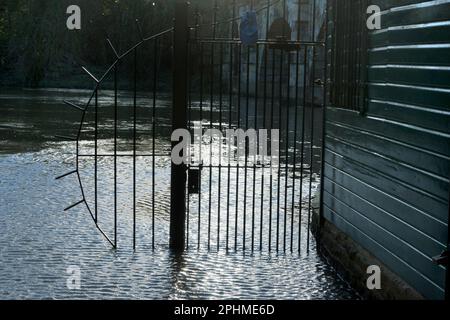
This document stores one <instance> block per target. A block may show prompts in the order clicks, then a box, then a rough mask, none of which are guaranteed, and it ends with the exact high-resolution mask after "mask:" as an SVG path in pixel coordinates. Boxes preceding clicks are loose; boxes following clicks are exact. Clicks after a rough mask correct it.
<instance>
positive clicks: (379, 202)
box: [325, 163, 447, 245]
mask: <svg viewBox="0 0 450 320" xmlns="http://www.w3.org/2000/svg"><path fill="white" fill-rule="evenodd" d="M325 176H326V177H327V178H325V179H326V180H325V181H329V182H330V183H331V182H334V183H336V184H338V185H340V186H345V188H347V189H348V190H349V191H351V192H353V193H354V194H357V195H358V196H360V197H361V198H363V199H365V200H366V201H368V202H370V203H372V204H373V205H375V206H377V207H379V208H381V209H382V210H385V211H388V212H389V213H390V214H392V215H393V216H395V217H397V218H398V219H400V220H402V221H404V222H405V223H407V224H408V225H410V226H411V227H412V228H415V229H417V230H419V231H420V232H423V233H424V234H426V235H428V236H429V237H430V238H433V239H435V240H436V241H437V242H439V243H441V244H442V245H444V244H446V243H447V223H446V222H444V221H439V220H438V219H436V218H434V217H433V216H431V215H430V214H429V213H428V212H426V211H423V210H419V209H418V208H417V207H415V206H414V205H412V204H411V203H409V202H407V201H404V200H402V199H399V198H397V197H395V195H392V194H388V193H386V192H384V191H382V190H380V189H378V188H377V187H375V186H372V185H370V184H368V183H367V182H365V181H362V180H360V179H358V178H356V177H354V176H352V175H351V174H348V173H346V172H344V171H342V170H340V169H339V168H335V167H333V166H332V165H330V164H328V163H326V164H325ZM327 186H329V184H328V183H326V184H325V188H327ZM327 190H329V192H330V193H332V194H333V195H335V196H337V195H336V194H335V193H334V192H332V191H333V189H332V188H328V189H327Z"/></svg>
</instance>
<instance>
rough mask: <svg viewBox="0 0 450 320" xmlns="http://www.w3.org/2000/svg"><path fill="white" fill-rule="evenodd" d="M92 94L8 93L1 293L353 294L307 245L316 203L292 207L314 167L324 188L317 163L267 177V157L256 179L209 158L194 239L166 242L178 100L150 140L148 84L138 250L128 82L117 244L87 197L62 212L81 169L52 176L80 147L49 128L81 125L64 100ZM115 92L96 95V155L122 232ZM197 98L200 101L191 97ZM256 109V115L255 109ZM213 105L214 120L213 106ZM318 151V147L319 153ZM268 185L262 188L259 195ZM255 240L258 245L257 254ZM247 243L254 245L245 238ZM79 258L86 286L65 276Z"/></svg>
mask: <svg viewBox="0 0 450 320" xmlns="http://www.w3.org/2000/svg"><path fill="white" fill-rule="evenodd" d="M89 95H90V92H87V91H86V92H85V91H67V90H66V91H61V90H27V91H22V90H17V91H6V92H5V91H2V92H1V93H0V115H1V116H0V144H1V148H0V168H1V170H0V299H25V298H31V299H49V298H50V299H86V298H88V299H91V298H92V299H100V298H113V299H122V298H135V299H231V298H233V299H356V298H358V296H357V295H356V294H355V292H354V291H353V290H352V288H351V287H350V286H349V285H348V284H347V283H346V282H344V281H343V280H342V279H340V278H339V276H338V275H337V273H336V272H335V271H334V270H333V269H332V268H331V267H330V266H329V265H328V264H327V263H326V261H324V260H323V258H321V257H320V256H319V255H318V254H317V252H316V248H315V244H314V239H313V238H312V237H311V245H310V250H309V252H307V250H306V243H307V231H306V226H307V218H306V215H307V212H302V214H301V215H299V214H298V210H295V209H298V208H299V207H300V206H301V203H303V202H307V201H308V200H309V199H308V191H309V184H310V181H309V177H310V176H311V177H312V178H313V180H312V181H311V185H312V188H313V192H314V190H315V189H316V188H317V180H318V177H317V175H316V174H315V173H312V174H311V175H310V174H308V172H309V169H310V167H308V168H306V169H307V170H305V172H304V179H301V180H300V179H293V177H292V175H296V174H298V172H297V171H298V170H297V171H296V170H293V168H292V167H290V168H291V169H290V170H288V171H287V172H288V174H286V171H285V172H284V174H283V173H282V174H281V175H280V176H279V177H278V176H274V177H272V180H271V179H269V177H267V176H266V177H265V179H264V181H263V180H262V172H261V169H258V168H256V167H255V168H250V169H249V170H248V171H247V181H245V179H244V176H245V171H244V169H242V168H241V169H239V170H238V169H235V168H232V169H230V171H228V168H221V169H218V168H217V169H211V172H213V175H212V178H211V179H210V177H209V173H210V169H206V168H204V169H203V170H202V173H201V184H200V186H201V188H202V192H201V196H200V200H201V201H200V204H199V195H198V194H192V195H190V196H189V206H188V207H189V216H188V217H189V223H188V230H189V235H188V239H189V245H188V250H187V251H186V252H185V253H184V254H181V255H175V254H172V253H170V251H169V250H168V246H167V243H168V228H169V213H168V209H169V201H170V199H169V198H170V158H168V157H167V156H166V155H167V154H168V151H169V144H168V136H169V133H170V99H169V97H168V96H166V97H164V95H160V97H159V99H158V100H157V103H156V104H157V115H158V118H157V123H155V127H156V132H157V134H156V135H155V141H153V134H152V132H151V127H152V122H151V114H152V109H151V108H150V107H149V106H150V105H152V101H151V97H147V96H146V95H145V94H142V96H141V97H140V99H139V101H140V102H139V107H138V115H139V121H138V123H137V128H138V141H137V154H138V157H137V160H136V176H137V184H136V186H137V190H136V194H137V195H136V208H137V212H136V226H137V227H136V245H137V247H136V250H133V247H132V226H133V220H132V199H133V197H132V194H133V184H132V175H133V170H132V165H133V161H132V157H128V156H127V155H129V154H130V152H131V150H132V149H130V139H131V136H132V135H131V133H132V124H133V123H132V118H131V117H130V109H131V101H132V99H131V97H130V96H129V95H127V94H126V93H123V94H121V95H120V97H119V104H120V106H121V107H120V108H119V110H120V111H119V130H118V141H119V143H118V153H119V154H122V155H123V156H122V157H120V158H119V160H118V163H117V172H118V177H117V181H118V183H117V185H118V187H117V196H118V197H117V208H118V210H117V212H118V216H117V219H118V220H117V225H118V233H117V241H118V248H117V250H113V249H112V248H111V245H110V244H109V243H108V242H107V241H106V240H105V238H104V237H103V236H102V235H101V234H100V232H99V231H98V230H97V229H96V227H95V224H94V222H93V220H92V218H91V216H90V215H89V212H88V210H87V207H86V206H85V205H79V206H77V207H75V208H73V209H71V210H69V211H67V212H64V211H63V210H64V208H66V207H68V206H69V205H71V204H73V203H76V202H78V201H79V200H81V199H82V194H81V190H80V187H79V181H78V179H77V177H76V175H71V176H68V177H66V178H64V179H61V180H58V181H55V177H57V176H60V175H62V174H64V173H66V172H69V171H71V170H73V169H74V168H75V166H76V156H75V154H76V149H75V143H74V142H71V141H63V140H64V139H62V140H61V139H58V138H55V137H54V136H55V135H64V136H74V135H76V133H77V130H78V127H79V123H80V122H79V121H80V113H78V111H77V110H70V109H68V108H67V107H66V106H64V105H63V103H62V101H63V99H70V100H72V99H73V100H74V101H77V100H80V101H86V98H88V97H89ZM112 101H113V97H112V96H111V95H110V94H108V93H107V92H105V94H104V95H103V96H102V98H101V99H100V100H99V104H100V108H99V117H100V119H99V120H100V121H99V123H100V127H99V139H100V140H99V146H98V147H99V154H102V155H103V156H101V157H100V158H99V161H98V170H99V180H98V218H99V226H101V228H102V229H103V230H104V231H105V233H106V234H107V235H108V237H109V238H111V239H112V238H113V235H114V233H113V230H114V229H113V228H114V219H113V202H114V197H113V196H112V195H113V194H114V176H113V158H112V157H110V156H109V155H111V154H112V152H113V151H114V144H113V141H112V140H111V133H112V130H113V121H112V119H113V118H112V110H111V108H109V107H110V106H111V102H112ZM193 108H194V109H196V106H195V103H193ZM216 111H217V110H216V108H215V107H214V108H213V117H212V119H213V122H214V125H219V126H221V125H223V126H227V125H228V123H229V122H227V121H228V120H227V119H225V121H224V123H219V124H217V119H218V116H217V112H216ZM199 112H200V109H199V108H197V109H196V110H195V111H194V112H193V115H195V117H196V118H198V117H199V114H198V113H199ZM251 114H252V113H251ZM254 114H255V115H256V117H255V118H256V119H258V115H257V113H256V112H254ZM204 118H205V119H211V117H210V115H209V114H207V113H206V111H205V114H204ZM85 120H86V121H85V123H84V125H83V135H82V142H81V143H80V149H79V154H80V155H82V154H83V155H85V156H84V157H83V156H81V157H80V169H79V171H80V176H81V181H82V183H83V187H84V188H83V189H84V190H83V191H84V192H85V196H86V202H87V203H88V204H89V206H90V207H91V208H92V207H93V204H94V192H93V190H94V185H93V181H94V179H93V158H92V157H90V156H89V155H90V154H91V153H92V148H93V143H92V141H91V138H92V129H93V125H94V123H93V118H92V114H88V115H87V118H86V119H85ZM191 120H192V121H193V119H191ZM257 121H258V120H257ZM206 123H207V124H208V122H206ZM274 123H276V121H275V122H274ZM317 130H320V128H318V129H317ZM306 131H308V130H306ZM153 143H154V145H155V154H157V155H158V156H155V157H154V158H153V157H152V156H148V155H149V154H151V153H152V148H153ZM313 150H314V148H313ZM305 157H306V158H309V155H308V154H306V155H305ZM316 157H317V154H316V152H314V154H313V158H314V159H315V158H316ZM291 165H292V164H291ZM153 166H154V170H153ZM219 170H220V171H219ZM313 171H315V170H314V166H313ZM219 172H220V176H221V181H220V183H219V181H218V176H219ZM289 172H290V173H289ZM153 177H154V179H155V187H154V188H153V184H152V179H153ZM253 177H256V178H255V180H254V179H253ZM286 177H287V178H286ZM228 178H229V179H228ZM286 179H287V180H286ZM253 180H254V181H255V182H254V183H253ZM293 181H295V182H293ZM294 183H296V186H293V184H294ZM300 184H301V185H300ZM278 185H281V186H283V188H284V186H285V185H287V187H288V188H287V190H288V194H287V196H286V199H288V200H284V195H283V196H282V197H281V199H282V202H281V204H280V205H279V206H278V207H277V201H278V197H277V192H276V191H277V188H278ZM271 189H272V191H273V192H272V193H273V194H272V198H270V196H269V194H270V190H271ZM228 190H230V192H228ZM260 190H264V194H265V195H264V196H261V192H260ZM300 192H302V195H300ZM253 194H255V197H253ZM153 195H154V197H153ZM291 198H292V199H299V198H301V201H300V202H301V203H297V202H299V201H297V200H296V201H292V202H291V201H290V199H291ZM271 200H272V203H271ZM283 201H284V202H283ZM244 203H245V205H244ZM210 204H211V205H210ZM244 207H245V208H246V211H243V210H245V209H243V208H244ZM199 208H200V210H199ZM270 208H272V210H270ZM293 208H294V210H292V209H293ZM280 210H283V211H282V212H280ZM227 211H229V214H227ZM296 212H297V213H296ZM261 213H262V214H261ZM285 213H286V214H285ZM244 216H245V217H247V224H246V226H245V227H244V226H243V225H242V219H243V217H244ZM236 217H237V218H236ZM261 217H263V221H262V222H261ZM236 219H237V220H236ZM236 221H237V222H239V223H237V224H236ZM269 222H271V223H269ZM252 224H253V226H254V228H253V229H252ZM261 228H262V229H261ZM291 228H292V229H291ZM285 229H286V230H287V231H286V232H284V230H285ZM244 230H245V231H244ZM252 230H254V232H252ZM261 230H262V232H261ZM277 230H278V232H277ZM299 231H300V232H299ZM277 233H278V236H277ZM208 234H209V235H210V236H209V237H208ZM227 234H228V237H227ZM199 235H200V237H199ZM208 238H209V241H208ZM291 239H292V240H291ZM277 240H278V241H277ZM291 241H292V242H291ZM252 242H254V244H255V245H254V246H255V248H257V249H255V251H254V252H253V253H252V251H251V250H250V249H251V244H252ZM291 243H292V249H293V250H292V252H291V250H290V249H291ZM153 244H154V248H153ZM208 244H209V245H210V250H209V251H208ZM244 244H246V245H247V250H243V246H244ZM260 244H261V245H262V250H261V251H260V250H259V246H260ZM227 246H228V247H229V248H230V250H228V251H227V250H226V247H227ZM269 246H270V247H271V250H270V252H269ZM277 246H278V248H279V250H278V253H277V251H276V248H277ZM284 248H286V250H283V249H284ZM235 249H236V250H235ZM73 266H75V267H77V268H79V269H80V271H81V289H80V290H70V289H68V287H67V280H68V277H69V274H68V273H67V271H68V268H70V267H73Z"/></svg>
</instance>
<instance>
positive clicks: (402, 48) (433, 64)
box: [323, 0, 450, 299]
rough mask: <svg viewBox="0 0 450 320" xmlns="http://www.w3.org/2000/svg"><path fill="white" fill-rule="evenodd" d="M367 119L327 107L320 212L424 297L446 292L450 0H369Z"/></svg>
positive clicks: (449, 157)
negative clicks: (375, 9)
mask: <svg viewBox="0 0 450 320" xmlns="http://www.w3.org/2000/svg"><path fill="white" fill-rule="evenodd" d="M373 3H374V4H377V5H379V6H380V7H381V8H382V10H383V15H382V28H383V29H382V30H380V31H376V32H373V33H372V34H371V35H370V45H369V48H370V49H369V71H368V80H369V88H368V96H369V102H368V110H367V114H366V116H360V115H359V114H358V113H355V112H352V111H347V110H343V109H336V108H333V107H332V106H331V107H330V108H328V109H327V112H326V129H325V132H326V138H325V172H324V175H325V177H324V199H323V203H324V212H323V213H324V217H325V218H326V219H328V220H329V221H331V222H332V223H334V224H335V225H336V226H337V227H339V228H340V229H341V230H343V231H344V232H346V233H347V234H348V235H350V236H351V237H352V238H353V239H354V240H355V241H357V242H358V243H359V244H361V245H362V246H363V247H365V248H366V249H368V250H369V251H371V252H372V253H373V254H374V255H375V256H377V257H378V258H379V259H380V260H382V261H383V262H384V263H385V264H386V265H387V266H388V267H390V268H391V270H393V271H394V272H396V273H397V274H398V275H399V276H401V277H402V278H403V279H404V280H405V281H406V282H408V283H409V284H410V285H412V286H413V287H414V288H416V289H417V290H418V291H419V292H420V293H422V294H423V295H424V296H425V297H427V298H430V299H442V298H444V286H445V268H443V267H440V266H437V265H435V264H434V263H433V261H432V257H433V256H436V255H439V254H440V253H441V252H442V251H443V250H445V249H446V247H447V241H448V226H447V225H448V204H449V177H450V0H439V1H417V0H416V1H411V0H410V1H407V0H378V1H373Z"/></svg>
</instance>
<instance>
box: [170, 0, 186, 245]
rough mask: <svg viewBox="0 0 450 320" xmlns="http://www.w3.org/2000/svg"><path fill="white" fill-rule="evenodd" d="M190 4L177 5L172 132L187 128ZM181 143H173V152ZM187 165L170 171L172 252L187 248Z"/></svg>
mask: <svg viewBox="0 0 450 320" xmlns="http://www.w3.org/2000/svg"><path fill="white" fill-rule="evenodd" d="M187 16H188V3H187V2H186V1H184V0H177V1H176V3H175V26H174V38H173V41H174V43H173V108H172V132H173V131H175V130H177V129H186V128H187V76H188V75H187V52H188V36H189V33H188V32H189V30H188V19H187ZM177 143H178V142H177V141H175V142H172V148H174V146H175V145H176V144H177ZM185 192H186V165H185V164H181V165H176V164H174V163H173V162H172V167H171V194H170V248H171V249H172V250H175V251H183V250H184V247H185V245H184V244H185V218H186V201H185V200H186V199H185V198H186V193H185Z"/></svg>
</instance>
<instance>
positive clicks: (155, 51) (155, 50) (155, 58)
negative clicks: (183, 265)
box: [152, 39, 158, 250]
mask: <svg viewBox="0 0 450 320" xmlns="http://www.w3.org/2000/svg"><path fill="white" fill-rule="evenodd" d="M157 69H158V40H157V39H155V40H154V43H153V108H152V249H153V250H154V249H155V183H156V173H155V169H156V163H155V161H156V155H155V152H156V89H157V80H158V78H157Z"/></svg>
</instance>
